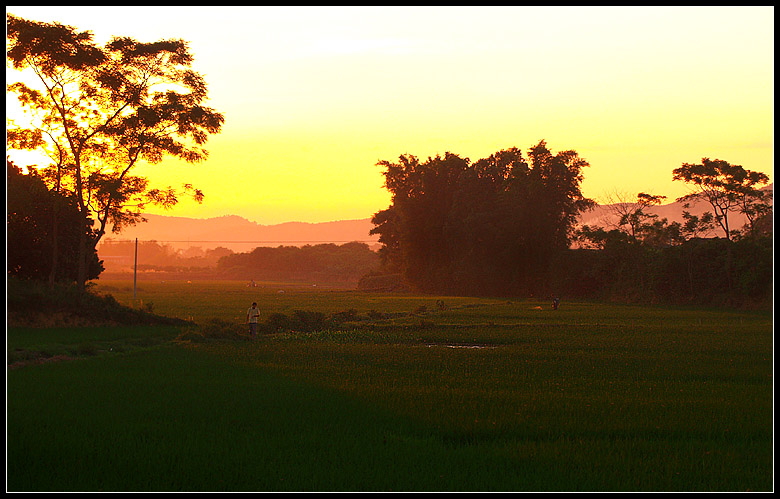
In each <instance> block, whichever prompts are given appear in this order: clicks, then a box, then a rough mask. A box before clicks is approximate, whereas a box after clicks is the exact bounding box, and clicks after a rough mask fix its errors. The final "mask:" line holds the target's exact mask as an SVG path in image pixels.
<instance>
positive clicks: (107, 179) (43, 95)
mask: <svg viewBox="0 0 780 499" xmlns="http://www.w3.org/2000/svg"><path fill="white" fill-rule="evenodd" d="M6 33H7V34H6V41H7V51H6V57H7V61H8V62H9V63H11V65H12V66H13V68H15V69H17V70H28V71H31V72H32V74H33V75H35V77H36V80H37V82H38V84H37V85H36V86H30V85H28V84H27V83H24V82H16V83H12V84H10V85H8V91H10V92H13V93H15V94H16V95H17V97H18V99H19V102H20V103H21V105H22V106H24V107H25V108H27V109H29V110H31V111H32V116H33V120H32V123H30V124H29V126H28V125H27V124H23V125H21V126H20V125H17V124H14V123H10V124H9V126H8V128H9V134H8V143H9V147H12V148H34V149H39V150H42V151H45V152H46V153H47V154H48V155H49V157H50V158H52V164H51V165H49V166H48V168H47V169H46V170H45V171H44V174H43V177H44V178H45V179H47V180H48V181H49V183H50V184H52V185H56V187H57V189H58V190H59V189H63V190H66V191H68V192H70V193H72V194H73V196H74V199H75V202H76V205H77V207H78V210H79V213H80V214H81V216H82V218H83V219H84V221H85V225H86V226H87V227H88V229H87V230H85V234H84V236H83V237H82V240H81V245H82V246H83V248H81V250H80V264H81V266H80V271H79V276H78V279H77V282H78V283H79V284H81V285H82V286H83V283H84V282H85V280H86V266H85V265H86V257H87V255H88V253H89V252H90V251H91V250H92V249H94V245H95V244H96V243H97V241H99V240H100V238H101V237H102V236H103V234H104V233H105V231H106V227H107V225H108V224H111V225H112V226H113V230H114V231H115V232H118V231H120V230H121V229H122V228H123V227H126V226H127V225H132V224H135V223H137V222H140V221H143V220H144V219H143V216H142V210H143V208H144V207H145V205H146V204H147V203H156V204H159V205H162V206H164V207H171V206H173V205H175V204H176V203H177V202H178V197H179V196H180V195H181V192H180V190H179V189H174V188H172V187H171V186H168V187H167V188H166V187H164V188H156V187H151V186H150V185H149V181H148V179H147V178H145V177H141V176H136V175H133V174H132V170H133V168H134V167H136V166H137V165H138V164H139V163H140V162H146V163H147V164H156V163H159V162H160V161H161V160H162V159H163V157H164V156H166V155H170V156H173V157H177V158H180V159H183V160H184V161H187V162H198V161H202V160H204V159H205V158H206V157H207V156H208V152H207V151H206V149H205V148H204V146H205V143H206V141H207V138H208V136H209V135H210V134H215V133H218V132H219V131H220V130H221V126H222V123H223V122H224V117H223V116H222V115H221V114H220V113H218V112H216V111H215V110H214V109H212V108H209V107H207V106H205V105H204V101H205V100H206V98H207V88H206V83H205V80H204V79H203V77H202V76H201V75H199V74H198V73H196V72H195V71H193V70H192V69H191V68H190V66H191V64H192V61H193V57H192V54H191V53H190V51H189V47H188V45H187V43H186V42H185V41H183V40H160V41H157V42H152V43H143V42H139V41H136V40H133V39H132V38H128V37H113V38H112V39H111V40H110V41H109V42H108V43H106V44H105V45H98V44H96V43H95V42H94V41H93V37H92V34H91V33H90V32H89V31H78V30H77V29H76V28H73V27H71V26H64V25H62V24H59V23H43V22H36V21H29V20H25V19H21V18H18V17H15V16H13V15H10V14H8V15H7V32H6ZM181 190H182V191H183V192H185V193H189V194H191V195H193V196H194V198H195V199H196V200H198V201H200V200H202V198H203V193H202V192H201V191H200V190H198V189H196V188H195V187H193V186H192V185H191V184H188V183H185V184H183V186H182V189H181ZM90 246H91V248H90Z"/></svg>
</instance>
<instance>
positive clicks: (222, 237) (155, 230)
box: [104, 184, 773, 252]
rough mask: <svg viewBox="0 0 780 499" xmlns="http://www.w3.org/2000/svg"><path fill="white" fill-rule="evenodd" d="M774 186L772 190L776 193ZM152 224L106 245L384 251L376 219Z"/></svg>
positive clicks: (610, 212)
mask: <svg viewBox="0 0 780 499" xmlns="http://www.w3.org/2000/svg"><path fill="white" fill-rule="evenodd" d="M772 187H773V184H770V185H769V186H767V187H766V189H772ZM708 209H709V205H708V204H707V203H705V202H699V203H697V204H695V205H693V206H691V207H690V208H684V207H683V203H680V202H672V203H669V204H662V205H658V206H652V207H650V208H649V209H648V210H647V211H648V212H649V213H652V214H656V215H658V217H659V218H666V219H667V220H668V221H669V222H675V221H676V222H682V221H683V217H682V213H683V210H687V211H689V212H690V213H691V214H693V215H701V214H702V213H704V212H705V211H708ZM145 217H146V219H147V220H148V221H147V222H146V223H140V224H138V225H136V226H134V227H128V228H126V229H125V230H123V231H122V233H121V234H118V235H114V234H111V233H108V234H107V235H106V236H105V237H104V239H105V240H109V239H113V240H134V239H135V238H138V239H139V240H141V241H157V242H159V243H164V244H167V245H170V246H171V247H172V248H175V249H186V248H190V247H200V248H202V249H204V250H206V249H213V248H217V247H223V248H227V249H230V250H232V251H234V252H247V251H251V250H252V249H254V248H255V247H257V246H271V247H276V246H281V245H285V246H303V245H306V244H311V245H314V244H321V243H335V244H343V243H347V242H352V241H361V242H365V243H367V244H368V245H369V246H370V247H372V248H374V249H376V248H378V247H379V242H378V240H379V236H378V235H370V234H369V231H370V230H371V229H372V228H373V227H374V225H373V224H372V223H371V219H370V218H364V219H359V220H338V221H333V222H321V223H307V222H286V223H281V224H276V225H262V224H258V223H256V222H252V221H250V220H247V219H246V218H243V217H240V216H238V215H226V216H222V217H215V218H205V219H199V218H186V217H170V216H164V215H151V214H147V215H145ZM615 218H616V215H615V204H606V205H598V206H596V208H594V209H593V210H590V211H587V212H585V213H583V214H581V216H580V224H587V225H591V226H607V225H608V224H609V222H610V221H614V220H615ZM745 221H746V220H745V217H744V216H743V215H740V214H738V213H734V214H732V215H730V217H729V222H730V225H731V227H733V228H741V227H742V225H743V224H744V223H745Z"/></svg>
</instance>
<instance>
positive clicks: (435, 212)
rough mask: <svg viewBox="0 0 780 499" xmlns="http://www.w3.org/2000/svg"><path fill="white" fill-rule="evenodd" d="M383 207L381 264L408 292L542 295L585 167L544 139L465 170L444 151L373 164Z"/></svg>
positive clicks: (578, 205) (563, 244) (464, 163)
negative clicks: (386, 203) (386, 194)
mask: <svg viewBox="0 0 780 499" xmlns="http://www.w3.org/2000/svg"><path fill="white" fill-rule="evenodd" d="M378 165H379V166H382V167H384V169H385V171H384V175H385V186H386V187H387V189H388V190H389V191H390V193H391V195H392V197H391V201H392V202H391V205H390V207H388V208H387V209H386V210H382V211H380V212H378V213H376V214H375V215H374V218H373V223H374V225H375V228H374V229H373V231H372V233H375V234H379V235H380V242H382V243H383V244H384V247H383V250H382V257H383V262H384V263H385V264H386V265H389V266H391V267H393V268H391V269H389V270H400V272H401V273H402V274H403V275H404V276H405V278H406V280H407V281H408V282H409V283H410V284H411V285H412V286H413V287H414V288H416V289H418V290H421V291H426V292H447V293H476V294H485V293H488V294H491V293H507V292H515V293H518V292H529V293H532V292H544V291H543V290H545V288H546V287H547V286H546V279H547V276H548V274H549V266H550V263H551V257H552V255H553V254H554V253H555V252H556V251H561V250H564V249H565V248H567V247H568V245H569V242H570V239H571V237H572V235H573V230H574V226H575V223H576V221H577V217H578V214H579V212H580V211H582V210H583V209H585V208H587V207H589V206H591V205H592V201H591V200H589V199H586V198H585V197H584V196H583V195H582V193H581V191H580V183H581V181H582V170H583V168H585V167H586V166H588V163H587V162H586V161H585V160H584V159H582V158H580V157H579V156H578V155H577V153H576V152H574V151H563V152H559V153H558V154H553V153H552V152H550V150H549V149H548V148H547V145H546V143H545V142H544V141H540V142H539V143H538V144H536V145H535V146H534V147H532V148H530V149H529V152H528V159H526V158H524V157H523V154H522V151H521V150H520V149H518V148H510V149H506V150H502V151H498V152H496V153H495V154H492V155H491V156H489V157H487V158H483V159H480V160H478V161H476V162H474V163H472V162H471V161H470V160H469V159H468V158H463V157H460V156H458V155H457V154H453V153H450V152H447V153H445V155H444V156H443V157H442V156H439V155H437V156H436V157H433V158H430V157H429V158H428V159H427V160H426V161H424V162H421V161H420V160H419V159H418V158H416V157H415V156H412V155H408V154H407V155H402V156H400V157H399V159H398V161H397V162H390V161H380V162H379V163H378Z"/></svg>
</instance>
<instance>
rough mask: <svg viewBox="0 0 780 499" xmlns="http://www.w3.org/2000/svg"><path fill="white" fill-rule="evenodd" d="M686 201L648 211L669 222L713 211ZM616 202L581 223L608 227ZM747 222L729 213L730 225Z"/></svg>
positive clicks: (613, 218) (583, 216)
mask: <svg viewBox="0 0 780 499" xmlns="http://www.w3.org/2000/svg"><path fill="white" fill-rule="evenodd" d="M773 188H774V184H769V185H768V186H766V187H764V189H762V190H767V191H771V190H773ZM683 204H684V203H679V202H676V201H675V202H673V203H668V204H662V205H658V206H651V207H650V208H648V209H647V210H646V211H647V212H648V213H651V214H654V215H658V218H659V219H663V218H666V219H667V221H668V222H669V223H671V222H680V223H683V222H684V220H683V216H682V214H683V211H688V212H689V213H690V214H691V215H697V216H701V215H702V214H703V213H704V212H705V211H712V207H711V206H710V205H709V204H708V203H706V202H704V201H699V202H698V203H696V204H693V205H692V206H690V207H689V208H687V209H686V208H684V207H683ZM614 208H615V205H614V204H606V205H598V206H596V207H595V208H594V209H593V210H590V211H587V212H585V213H583V214H581V215H580V220H579V224H580V225H590V226H591V227H593V226H600V227H607V226H609V224H610V223H614V222H615V221H616V220H617V218H618V216H617V215H615V212H614ZM745 223H747V218H746V217H745V216H744V215H742V214H740V213H732V214H730V215H729V226H730V227H731V228H733V229H741V228H742V226H743V225H744V224H745ZM719 232H722V231H720V229H718V230H717V231H716V235H719V236H722V235H723V234H722V233H719Z"/></svg>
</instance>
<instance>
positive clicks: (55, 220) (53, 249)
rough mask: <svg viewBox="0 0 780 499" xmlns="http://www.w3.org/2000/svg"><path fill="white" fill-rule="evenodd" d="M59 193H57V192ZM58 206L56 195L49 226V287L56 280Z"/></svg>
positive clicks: (58, 225) (58, 200) (58, 201)
mask: <svg viewBox="0 0 780 499" xmlns="http://www.w3.org/2000/svg"><path fill="white" fill-rule="evenodd" d="M58 194H59V193H58ZM59 207H60V199H59V197H56V198H55V199H54V209H53V210H52V227H51V235H52V244H51V271H50V272H49V287H53V286H54V282H55V281H56V280H57V265H58V263H59V262H58V257H59V240H60V238H59V227H60V221H59V211H60V210H59Z"/></svg>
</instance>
